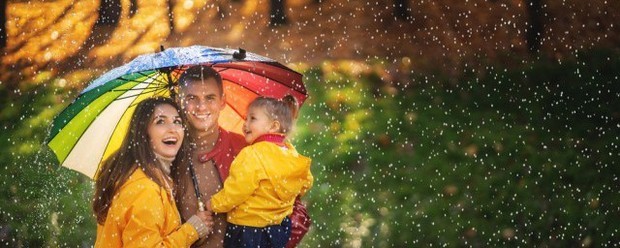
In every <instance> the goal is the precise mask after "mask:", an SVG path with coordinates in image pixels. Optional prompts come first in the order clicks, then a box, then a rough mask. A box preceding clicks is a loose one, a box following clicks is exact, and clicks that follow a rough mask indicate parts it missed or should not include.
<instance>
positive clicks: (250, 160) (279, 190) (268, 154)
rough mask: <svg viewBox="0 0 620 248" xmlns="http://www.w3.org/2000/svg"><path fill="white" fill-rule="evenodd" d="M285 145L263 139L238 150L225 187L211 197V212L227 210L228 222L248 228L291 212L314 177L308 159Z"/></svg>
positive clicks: (279, 219) (277, 221)
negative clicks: (298, 197) (297, 198)
mask: <svg viewBox="0 0 620 248" xmlns="http://www.w3.org/2000/svg"><path fill="white" fill-rule="evenodd" d="M285 145H286V147H281V146H278V145H276V144H274V143H271V142H266V141H263V142H258V143H255V144H253V145H250V146H247V147H245V148H244V149H243V150H241V152H239V155H237V157H236V158H235V160H234V161H233V162H232V165H231V167H230V175H229V176H228V178H227V179H226V181H225V182H224V188H223V189H222V190H221V191H220V192H218V193H217V194H215V195H213V197H212V198H211V207H212V209H213V211H215V212H218V213H222V212H227V213H228V215H227V221H228V222H229V223H232V224H236V225H243V226H251V227H265V226H269V225H278V224H280V223H281V222H282V220H284V218H285V217H286V216H288V215H290V214H291V212H292V211H293V203H294V202H295V198H296V197H297V196H298V195H300V196H301V195H304V194H305V193H306V191H308V189H309V188H310V187H311V186H312V179H313V178H312V174H311V173H310V162H311V160H310V159H309V158H307V157H304V156H302V155H300V154H298V153H297V151H296V150H295V148H294V147H293V146H292V145H291V144H289V143H285Z"/></svg>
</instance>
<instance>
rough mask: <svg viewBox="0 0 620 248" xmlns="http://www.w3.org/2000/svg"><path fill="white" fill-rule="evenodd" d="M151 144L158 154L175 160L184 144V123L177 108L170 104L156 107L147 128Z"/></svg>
mask: <svg viewBox="0 0 620 248" xmlns="http://www.w3.org/2000/svg"><path fill="white" fill-rule="evenodd" d="M147 132H148V135H149V143H150V144H151V148H152V149H153V151H154V152H155V153H156V154H159V155H160V156H162V157H166V158H174V157H175V156H176V155H177V152H178V151H179V148H181V143H183V134H184V130H183V123H182V121H181V116H180V115H179V112H178V111H177V109H176V108H174V107H173V106H172V105H170V104H160V105H158V106H156V107H155V110H154V111H153V116H152V117H151V120H150V122H149V125H148V127H147Z"/></svg>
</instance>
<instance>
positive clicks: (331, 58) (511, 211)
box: [0, 0, 620, 247]
mask: <svg viewBox="0 0 620 248" xmlns="http://www.w3.org/2000/svg"><path fill="white" fill-rule="evenodd" d="M619 12H620V1H609V0H606V1H605V0H591V1H579V0H564V1H550V0H468V1H446V0H436V1H432V0H418V1H413V0H375V1H334V0H271V1H265V0H215V1H209V0H149V1H147V0H82V1H70V0H57V1H44V0H30V1H24V0H9V1H0V22H1V23H0V24H1V26H0V56H1V57H0V127H1V128H2V129H0V147H1V149H2V152H1V153H0V246H1V247H90V246H92V244H93V242H94V238H95V229H96V228H95V225H96V224H95V220H94V218H93V215H92V212H91V210H90V202H91V198H92V187H93V184H92V182H91V181H90V179H88V178H86V177H85V176H83V175H80V174H79V173H77V172H74V171H70V170H68V169H65V168H59V167H58V165H57V164H56V163H55V161H54V159H53V156H52V155H50V153H49V151H46V150H45V149H44V147H42V143H43V140H44V139H45V137H46V135H47V132H48V128H49V126H50V122H51V120H52V119H53V118H54V116H55V115H56V114H58V112H59V111H60V110H62V109H63V108H64V107H65V106H67V105H68V104H69V103H70V102H71V101H72V100H73V99H74V98H75V97H76V96H77V94H78V93H79V91H80V90H82V89H83V88H84V87H85V86H86V85H87V84H88V83H89V82H90V80H93V79H94V78H96V77H97V76H98V75H101V74H103V73H105V72H106V71H108V70H110V69H112V68H114V67H116V66H119V65H121V64H123V63H124V62H127V61H129V60H131V59H133V58H135V57H136V56H138V55H140V54H144V53H152V52H157V51H158V50H159V49H160V46H164V47H178V46H189V45H206V46H214V47H227V48H238V47H241V48H244V49H246V50H248V51H251V52H253V53H257V54H261V55H265V56H267V57H271V58H274V59H276V60H278V61H280V62H282V63H284V64H287V65H289V66H291V67H292V68H295V69H296V70H297V71H299V72H301V73H303V74H304V81H305V83H306V86H307V88H308V90H309V93H310V97H309V98H308V101H307V102H306V104H305V105H304V107H303V108H302V113H301V117H300V119H299V120H298V122H297V130H296V132H295V134H294V137H293V139H292V141H293V143H294V144H295V145H296V146H297V148H298V150H300V152H302V153H303V154H307V155H309V156H310V157H312V158H313V165H312V171H313V173H314V174H315V180H316V181H315V186H314V188H313V189H312V190H311V191H310V193H309V195H308V196H307V197H306V198H305V199H304V200H305V202H306V203H307V205H308V209H309V212H310V215H311V216H312V218H313V226H312V228H311V230H310V232H309V233H308V235H307V236H306V237H305V238H304V240H303V242H302V245H301V246H302V247H429V246H442V247H616V246H617V245H618V244H619V243H620V230H619V229H620V224H619V222H618V220H619V219H620V193H619V192H620V178H619V176H620V168H619V167H618V161H619V158H620V149H619V147H618V146H619V144H620V110H619V106H620V79H619V77H620V49H619V48H620V22H618V21H617V20H620V16H619V14H618V13H619Z"/></svg>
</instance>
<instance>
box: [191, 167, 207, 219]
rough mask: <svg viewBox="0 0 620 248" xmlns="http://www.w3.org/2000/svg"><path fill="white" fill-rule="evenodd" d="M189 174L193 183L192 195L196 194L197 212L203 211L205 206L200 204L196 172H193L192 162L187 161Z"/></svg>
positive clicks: (200, 198)
mask: <svg viewBox="0 0 620 248" xmlns="http://www.w3.org/2000/svg"><path fill="white" fill-rule="evenodd" d="M189 173H190V174H191V176H192V182H193V183H194V193H195V194H196V199H198V210H200V211H205V204H204V202H202V197H201V196H200V189H199V188H198V179H197V178H196V171H195V170H194V162H193V161H192V160H191V159H190V161H189Z"/></svg>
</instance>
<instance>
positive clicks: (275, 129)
mask: <svg viewBox="0 0 620 248" xmlns="http://www.w3.org/2000/svg"><path fill="white" fill-rule="evenodd" d="M269 132H270V133H279V132H280V122H279V121H273V122H271V127H270V128H269Z"/></svg>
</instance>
